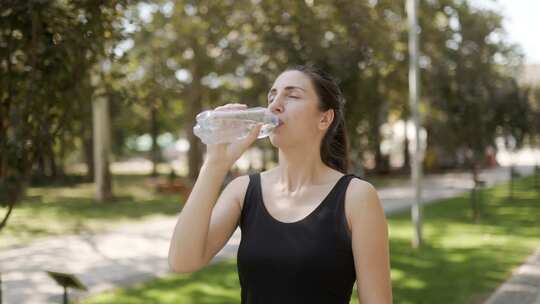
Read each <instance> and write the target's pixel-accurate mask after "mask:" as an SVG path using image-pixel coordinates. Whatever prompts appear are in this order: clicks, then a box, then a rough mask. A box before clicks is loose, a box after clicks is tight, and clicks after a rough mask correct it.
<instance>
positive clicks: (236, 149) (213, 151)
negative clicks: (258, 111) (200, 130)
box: [206, 103, 263, 169]
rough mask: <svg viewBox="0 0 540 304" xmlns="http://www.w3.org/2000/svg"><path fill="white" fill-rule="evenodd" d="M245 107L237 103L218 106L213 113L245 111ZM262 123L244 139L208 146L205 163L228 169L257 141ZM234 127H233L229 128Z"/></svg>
mask: <svg viewBox="0 0 540 304" xmlns="http://www.w3.org/2000/svg"><path fill="white" fill-rule="evenodd" d="M246 108H247V105H245V104H239V103H229V104H226V105H223V106H219V107H217V108H215V109H214V111H230V110H241V109H246ZM262 125H263V124H262V123H259V124H257V125H256V126H255V127H254V128H252V129H251V130H250V132H249V134H248V136H246V137H245V138H243V139H241V140H238V141H235V142H232V143H222V144H208V145H206V147H207V150H206V151H207V160H206V161H207V162H209V163H211V164H213V165H219V166H225V167H226V168H227V169H230V168H231V167H232V165H234V163H235V162H236V161H237V160H238V159H239V158H240V156H242V154H243V153H244V152H245V151H246V150H247V148H249V146H251V144H253V142H254V141H255V140H257V136H258V135H259V131H260V130H261V127H262ZM231 127H234V126H231Z"/></svg>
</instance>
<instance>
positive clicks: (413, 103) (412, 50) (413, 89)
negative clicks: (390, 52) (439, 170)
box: [407, 0, 422, 248]
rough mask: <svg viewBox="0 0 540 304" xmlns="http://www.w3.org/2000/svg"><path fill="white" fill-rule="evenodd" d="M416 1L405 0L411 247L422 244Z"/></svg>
mask: <svg viewBox="0 0 540 304" xmlns="http://www.w3.org/2000/svg"><path fill="white" fill-rule="evenodd" d="M417 7H418V0H407V16H408V21H409V55H410V62H409V104H410V109H411V113H412V118H413V122H414V129H415V146H416V148H415V149H414V155H413V157H412V162H411V165H412V170H411V173H412V184H413V187H414V191H415V202H414V204H413V206H412V209H411V216H412V220H413V223H414V239H413V241H412V245H413V247H415V248H416V247H418V246H420V245H421V244H422V189H421V178H422V154H421V147H420V113H419V109H418V97H419V89H420V81H419V80H420V71H419V69H418V21H417V20H418V19H417V14H416V13H417Z"/></svg>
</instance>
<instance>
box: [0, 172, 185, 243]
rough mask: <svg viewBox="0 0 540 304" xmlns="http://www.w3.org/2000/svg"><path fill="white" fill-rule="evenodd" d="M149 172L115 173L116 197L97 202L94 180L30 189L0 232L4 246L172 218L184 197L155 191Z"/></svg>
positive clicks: (178, 209) (114, 187)
mask: <svg viewBox="0 0 540 304" xmlns="http://www.w3.org/2000/svg"><path fill="white" fill-rule="evenodd" d="M146 181H147V178H146V177H145V176H142V175H141V176H136V175H134V176H125V175H115V176H114V178H113V190H114V193H115V198H114V200H113V201H111V202H108V203H98V202H96V201H95V200H94V199H93V197H94V186H93V184H92V183H82V184H76V185H61V186H59V185H56V186H47V187H32V188H29V189H28V191H27V195H26V197H25V198H24V199H23V200H22V201H21V202H20V203H19V204H17V205H16V207H15V208H14V209H13V212H12V214H11V216H10V218H9V220H8V223H7V226H6V227H4V229H2V231H0V237H1V239H2V241H1V242H0V248H6V247H8V246H15V245H23V244H25V243H28V242H30V241H33V240H35V239H38V238H41V237H48V236H56V235H66V234H81V233H96V232H99V231H104V230H108V229H111V228H114V227H115V226H116V225H119V224H125V223H127V222H131V221H138V220H141V219H143V218H146V217H149V216H171V215H174V214H176V213H177V212H179V211H180V210H181V206H182V202H183V198H182V196H180V195H163V194H157V193H156V192H155V191H154V190H153V188H152V187H151V186H149V185H148V184H147V183H146Z"/></svg>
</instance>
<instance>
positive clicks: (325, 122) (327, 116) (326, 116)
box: [319, 109, 334, 130]
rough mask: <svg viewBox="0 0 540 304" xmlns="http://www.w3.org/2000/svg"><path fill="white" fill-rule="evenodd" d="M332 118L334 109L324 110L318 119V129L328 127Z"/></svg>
mask: <svg viewBox="0 0 540 304" xmlns="http://www.w3.org/2000/svg"><path fill="white" fill-rule="evenodd" d="M333 120H334V109H330V110H328V111H326V112H324V113H323V114H322V116H321V119H320V120H319V129H321V130H326V129H328V128H329V127H330V125H331V124H332V121H333Z"/></svg>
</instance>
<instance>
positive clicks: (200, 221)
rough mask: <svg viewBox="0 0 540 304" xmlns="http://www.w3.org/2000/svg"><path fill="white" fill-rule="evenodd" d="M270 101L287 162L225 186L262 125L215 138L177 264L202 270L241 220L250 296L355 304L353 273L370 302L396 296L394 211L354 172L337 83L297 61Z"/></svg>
mask: <svg viewBox="0 0 540 304" xmlns="http://www.w3.org/2000/svg"><path fill="white" fill-rule="evenodd" d="M268 103H269V104H268V108H269V109H270V110H271V111H272V112H273V113H274V114H276V115H277V116H278V117H279V119H280V125H279V126H278V127H277V128H276V129H275V130H274V131H273V132H272V133H271V135H270V141H271V143H272V145H273V146H275V147H276V148H277V149H278V150H279V164H278V165H277V166H276V167H274V168H272V169H270V170H268V171H264V172H261V173H256V174H251V175H247V176H245V175H244V176H239V177H237V178H235V179H234V180H232V181H231V182H230V183H229V184H228V185H227V186H226V187H225V189H223V192H222V193H221V194H220V193H219V191H220V187H221V185H222V183H223V180H224V177H225V175H226V174H227V171H228V170H229V169H230V168H231V167H232V165H233V164H234V163H235V162H236V160H238V158H239V157H240V156H241V155H242V153H243V152H244V151H245V150H246V149H247V148H248V147H249V146H250V145H251V144H252V143H253V142H254V141H255V140H256V138H257V135H258V133H259V130H260V125H258V126H257V127H256V128H254V129H253V130H252V132H251V133H250V135H249V136H248V137H247V138H245V139H244V140H242V141H239V142H236V143H232V144H217V145H208V146H207V158H206V160H205V162H204V164H203V166H202V168H201V170H200V174H199V177H198V179H197V181H196V183H195V185H194V188H193V190H192V192H191V195H190V196H189V198H188V200H187V202H186V204H185V206H184V208H183V210H182V212H181V214H180V216H179V218H178V222H177V224H176V227H175V229H174V233H173V236H172V240H171V245H170V250H169V264H170V266H171V268H172V269H173V270H174V271H176V272H181V273H184V272H194V271H197V270H199V269H201V268H202V267H203V266H205V265H207V264H208V263H209V262H210V260H211V259H212V258H213V257H214V256H215V255H216V254H217V253H218V252H219V251H220V250H221V249H222V248H223V246H224V245H225V244H226V243H227V241H228V240H229V238H230V237H231V235H232V233H233V232H234V231H235V229H236V228H237V227H238V226H240V229H241V231H242V239H241V242H240V246H239V249H238V257H237V259H238V260H237V262H238V275H239V279H240V285H241V288H242V291H241V298H242V303H245V304H247V303H249V304H266V303H279V304H287V303H295V304H298V303H310V304H313V303H325V304H337V303H339V304H346V303H347V304H348V303H349V301H350V297H351V294H352V289H353V285H354V282H355V281H357V287H358V297H359V299H360V301H361V303H362V304H371V303H376V304H384V303H391V302H392V287H391V281H390V265H389V249H388V229H387V224H386V219H385V215H384V211H383V209H382V206H381V203H380V201H379V198H378V195H377V192H376V190H375V189H374V188H373V186H372V185H371V184H369V183H368V182H366V181H363V180H361V179H359V178H356V176H355V175H353V174H348V171H347V169H348V163H349V160H348V150H347V149H348V140H347V136H346V130H345V121H344V113H343V109H344V103H345V101H344V99H343V96H342V94H341V92H340V90H339V88H338V86H337V84H336V83H335V81H333V80H332V79H331V78H330V77H328V76H326V75H325V74H324V73H322V72H320V71H318V70H316V69H314V68H312V67H306V66H297V67H294V68H290V69H288V70H286V71H285V72H283V73H282V74H281V75H280V76H279V77H278V78H277V79H276V80H275V82H274V84H273V86H272V88H271V89H270V91H269V93H268ZM243 107H246V106H245V105H240V104H228V105H225V106H222V107H218V108H216V109H217V110H223V111H226V110H228V109H237V108H243ZM218 196H219V197H218Z"/></svg>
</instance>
